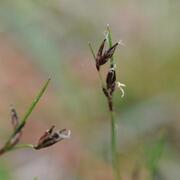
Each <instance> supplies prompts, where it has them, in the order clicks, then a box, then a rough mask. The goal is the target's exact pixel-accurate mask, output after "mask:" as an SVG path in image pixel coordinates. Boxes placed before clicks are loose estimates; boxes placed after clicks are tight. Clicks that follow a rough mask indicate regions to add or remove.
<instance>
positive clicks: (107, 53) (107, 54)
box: [102, 43, 119, 64]
mask: <svg viewBox="0 0 180 180" xmlns="http://www.w3.org/2000/svg"><path fill="white" fill-rule="evenodd" d="M118 44H119V43H116V44H114V45H113V46H112V47H111V48H109V49H108V50H107V51H105V52H104V54H103V57H102V59H103V60H102V63H103V64H105V63H106V62H107V61H108V59H110V58H112V56H113V54H114V52H115V50H116V47H117V45H118Z"/></svg>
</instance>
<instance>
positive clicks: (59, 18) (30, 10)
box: [0, 0, 180, 180]
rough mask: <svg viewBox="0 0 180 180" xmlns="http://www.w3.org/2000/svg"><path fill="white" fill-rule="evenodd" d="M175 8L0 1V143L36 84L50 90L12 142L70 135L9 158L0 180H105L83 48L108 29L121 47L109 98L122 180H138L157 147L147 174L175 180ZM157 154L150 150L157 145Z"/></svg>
mask: <svg viewBox="0 0 180 180" xmlns="http://www.w3.org/2000/svg"><path fill="white" fill-rule="evenodd" d="M179 17H180V1H178V0H172V1H170V0H159V1H157V0H151V1H148V0H134V1H130V0H126V1H125V0H121V1H117V0H112V1H102V0H91V1H90V0H89V1H88V0H84V1H83V0H76V1H73V0H69V1H67V0H51V1H50V0H46V1H43V0H36V1H35V0H1V1H0V114H1V116H0V123H1V125H0V144H1V145H3V142H5V140H6V138H7V137H8V135H9V134H10V133H11V131H12V127H11V123H10V115H9V107H10V104H14V106H15V107H16V109H17V111H18V112H19V115H20V117H22V116H23V114H24V112H25V110H26V109H27V107H28V106H29V104H30V103H31V101H32V99H33V98H34V97H35V95H36V94H37V92H38V91H39V89H40V88H41V86H42V85H43V83H44V81H45V80H46V79H47V78H48V77H49V76H50V77H51V78H52V82H51V85H50V87H49V88H48V91H47V92H46V94H45V96H43V98H42V100H41V102H40V103H39V104H38V107H37V108H36V109H35V111H34V112H33V114H32V115H31V117H30V119H29V121H28V123H27V126H26V128H25V129H24V134H23V138H22V142H26V143H33V144H35V143H36V142H37V140H38V138H39V136H40V135H41V134H42V133H43V132H44V130H46V129H47V128H49V127H50V126H51V125H52V124H55V125H56V126H57V128H59V129H61V128H65V127H66V128H68V129H71V130H72V137H71V138H70V139H69V140H65V141H62V142H61V143H58V144H57V145H54V146H53V147H50V148H47V149H44V150H41V151H32V150H27V149H25V150H19V151H14V152H11V153H8V154H5V155H4V156H1V159H0V179H2V180H11V179H12V180H32V179H33V178H34V177H39V180H60V179H63V180H111V179H113V176H112V169H111V162H110V153H109V152H110V148H109V143H110V138H109V137H110V120H109V114H108V108H107V104H106V99H105V98H104V96H103V94H102V92H101V86H100V83H99V79H98V76H97V72H96V69H95V66H94V61H93V58H92V55H91V53H90V51H89V48H88V41H91V42H92V44H93V46H94V47H95V49H98V46H99V44H100V43H101V41H102V39H103V36H104V35H103V34H104V30H105V28H106V24H107V23H108V24H110V26H111V31H112V34H113V40H114V41H119V40H121V39H122V40H123V42H124V43H125V44H126V47H118V49H117V51H116V53H115V58H116V64H117V76H118V80H119V81H120V82H122V83H125V84H126V88H125V97H124V98H123V99H122V98H121V93H120V92H118V91H117V92H116V94H115V111H116V117H117V121H118V145H119V146H118V147H119V151H118V152H119V158H120V167H119V168H120V171H121V174H122V176H123V180H131V179H132V180H136V179H138V180H139V179H142V180H146V179H147V178H148V177H149V174H150V168H151V161H153V156H154V154H155V153H154V151H156V150H157V149H156V148H154V147H156V145H158V144H160V143H159V142H160V140H161V137H162V136H163V138H164V139H165V143H164V147H163V153H162V155H161V157H160V159H159V160H158V161H157V176H158V179H159V180H160V179H163V180H179V177H180V119H179V117H180V113H179V109H180V102H179V99H180V95H179V90H180V74H179V69H180V61H179V58H180V51H179V47H180V33H179V32H180V23H179ZM157 147H158V146H157Z"/></svg>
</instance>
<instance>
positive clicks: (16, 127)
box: [0, 79, 70, 155]
mask: <svg viewBox="0 0 180 180" xmlns="http://www.w3.org/2000/svg"><path fill="white" fill-rule="evenodd" d="M49 82H50V79H48V80H47V81H46V83H45V84H44V86H43V87H42V89H41V90H40V92H39V93H38V95H37V96H36V97H35V99H34V100H33V102H32V103H31V105H30V107H29V108H28V110H27V112H26V113H25V115H24V117H23V118H22V120H21V121H19V117H18V115H17V112H16V110H15V108H14V107H13V106H11V123H12V126H13V132H12V134H11V135H10V136H9V138H8V139H7V141H6V142H5V144H4V146H3V147H1V148H0V155H3V154H5V153H7V152H9V151H12V150H16V149H22V148H31V149H35V150H38V149H42V148H46V147H49V146H51V145H53V144H55V143H57V142H59V141H61V140H62V139H65V138H68V137H70V130H68V131H67V130H66V129H62V130H57V131H53V130H54V128H55V126H52V127H51V128H50V129H48V130H47V131H45V133H44V134H43V135H42V136H41V137H40V139H39V141H38V143H37V145H33V144H19V141H20V139H21V136H22V133H23V128H24V126H25V125H26V123H27V121H28V118H29V116H30V115H31V113H32V112H33V110H34V109H35V107H36V105H37V104H38V102H39V100H40V99H41V97H42V96H43V94H44V93H45V91H46V89H47V87H48V85H49Z"/></svg>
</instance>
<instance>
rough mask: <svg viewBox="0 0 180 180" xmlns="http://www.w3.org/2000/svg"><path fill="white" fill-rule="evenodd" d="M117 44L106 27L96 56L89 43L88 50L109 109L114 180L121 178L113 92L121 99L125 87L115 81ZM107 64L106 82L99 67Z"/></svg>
mask: <svg viewBox="0 0 180 180" xmlns="http://www.w3.org/2000/svg"><path fill="white" fill-rule="evenodd" d="M106 41H108V46H109V47H108V49H107V50H104V47H105V43H106ZM119 44H122V43H121V42H117V43H115V44H113V42H112V36H111V31H110V28H109V26H107V31H106V33H105V38H104V40H103V41H102V43H101V45H100V47H99V49H98V51H97V54H95V52H94V50H93V47H92V45H91V43H89V48H90V50H91V53H92V55H93V58H94V60H95V65H96V69H97V72H98V76H99V79H100V82H101V86H102V92H103V94H104V95H105V97H106V99H107V104H108V109H109V114H110V119H111V158H112V167H113V170H114V177H115V179H116V180H120V179H121V176H120V171H119V160H118V146H117V128H116V127H117V123H116V119H115V117H114V101H113V95H114V91H115V90H116V88H117V87H118V88H119V89H120V90H121V92H122V96H121V97H123V96H124V90H123V87H125V85H124V84H122V83H120V82H118V81H116V65H115V60H114V57H113V55H114V52H115V50H116V48H117V46H118V45H119ZM108 62H109V69H108V72H107V75H106V81H104V80H103V77H102V74H101V66H103V65H104V64H106V63H108Z"/></svg>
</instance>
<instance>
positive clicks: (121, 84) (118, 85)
mask: <svg viewBox="0 0 180 180" xmlns="http://www.w3.org/2000/svg"><path fill="white" fill-rule="evenodd" d="M116 86H117V87H118V88H119V89H120V91H121V92H122V95H121V97H122V98H123V97H124V95H125V92H124V89H123V88H122V87H126V85H125V84H123V83H120V82H116Z"/></svg>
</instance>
